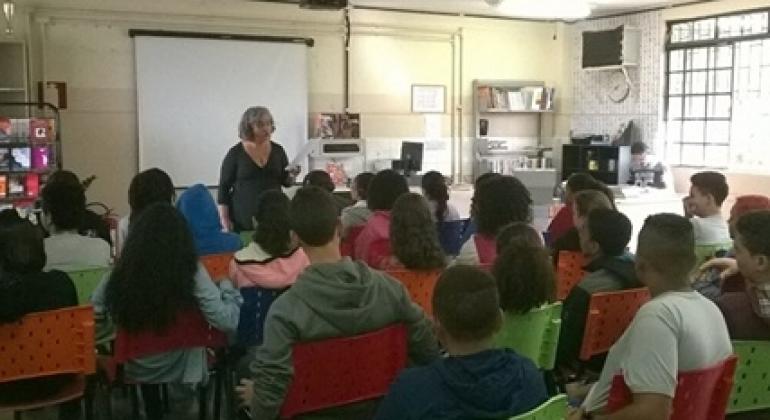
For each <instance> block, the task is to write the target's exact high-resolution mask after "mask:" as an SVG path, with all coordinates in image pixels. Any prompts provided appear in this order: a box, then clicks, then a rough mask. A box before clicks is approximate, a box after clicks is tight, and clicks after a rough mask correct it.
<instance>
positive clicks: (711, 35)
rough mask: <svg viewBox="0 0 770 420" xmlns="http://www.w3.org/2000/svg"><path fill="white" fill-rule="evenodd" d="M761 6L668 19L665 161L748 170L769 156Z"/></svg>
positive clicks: (768, 57) (767, 58) (769, 74)
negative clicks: (746, 10)
mask: <svg viewBox="0 0 770 420" xmlns="http://www.w3.org/2000/svg"><path fill="white" fill-rule="evenodd" d="M768 13H769V12H768V11H761V12H751V13H743V14H734V15H727V16H717V17H708V18H704V19H698V20H692V21H686V22H675V23H672V24H670V25H669V41H668V43H667V46H666V51H667V71H666V82H667V83H666V86H667V89H666V94H665V109H666V160H668V161H669V162H670V163H672V164H675V165H686V166H699V167H715V168H739V169H749V170H756V169H757V168H759V167H764V166H767V164H769V163H770V153H768V152H770V33H769V32H768V17H769V15H768Z"/></svg>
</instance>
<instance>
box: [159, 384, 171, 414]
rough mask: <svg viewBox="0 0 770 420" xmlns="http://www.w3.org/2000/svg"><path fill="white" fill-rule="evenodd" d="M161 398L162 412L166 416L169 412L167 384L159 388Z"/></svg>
mask: <svg viewBox="0 0 770 420" xmlns="http://www.w3.org/2000/svg"><path fill="white" fill-rule="evenodd" d="M160 391H161V398H162V399H163V412H164V413H166V414H168V413H170V412H171V403H170V400H169V397H168V384H162V385H161V386H160Z"/></svg>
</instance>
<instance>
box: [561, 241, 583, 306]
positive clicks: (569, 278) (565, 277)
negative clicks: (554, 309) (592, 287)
mask: <svg viewBox="0 0 770 420" xmlns="http://www.w3.org/2000/svg"><path fill="white" fill-rule="evenodd" d="M583 265H585V258H584V257H583V254H582V253H580V252H572V251H560V252H559V261H558V263H557V265H556V299H557V300H564V299H566V298H567V295H569V292H570V291H571V290H572V288H573V287H575V285H577V284H578V283H580V280H582V279H583V277H585V275H586V272H585V271H583Z"/></svg>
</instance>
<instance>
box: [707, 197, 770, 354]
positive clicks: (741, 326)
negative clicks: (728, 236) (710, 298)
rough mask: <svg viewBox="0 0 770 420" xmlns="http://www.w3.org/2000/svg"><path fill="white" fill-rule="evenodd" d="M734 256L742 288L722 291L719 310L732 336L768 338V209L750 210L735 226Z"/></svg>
mask: <svg viewBox="0 0 770 420" xmlns="http://www.w3.org/2000/svg"><path fill="white" fill-rule="evenodd" d="M734 243H735V260H736V261H737V263H738V269H739V270H740V273H741V275H743V278H744V279H745V280H746V286H747V287H746V291H745V292H733V293H726V294H724V295H722V296H721V297H720V298H719V299H718V300H717V305H718V306H719V308H720V309H721V310H722V313H723V314H724V316H725V321H726V323H727V329H728V330H729V331H730V337H731V338H732V339H734V340H770V211H767V210H764V211H756V212H750V213H748V214H746V215H744V216H742V217H741V218H740V219H739V220H738V222H737V224H736V226H735V242H734Z"/></svg>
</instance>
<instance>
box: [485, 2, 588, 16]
mask: <svg viewBox="0 0 770 420" xmlns="http://www.w3.org/2000/svg"><path fill="white" fill-rule="evenodd" d="M485 1H486V2H487V3H488V4H489V5H490V6H493V7H495V8H496V9H497V10H498V11H499V12H500V13H503V14H506V15H510V16H516V17H523V18H532V19H583V18H586V17H588V16H590V15H591V5H590V4H589V3H588V2H587V1H586V0H536V1H533V0H485Z"/></svg>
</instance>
